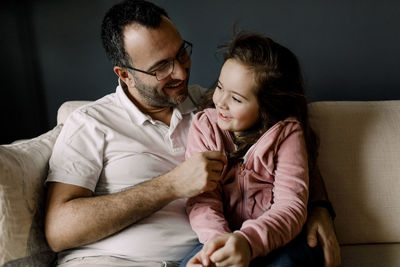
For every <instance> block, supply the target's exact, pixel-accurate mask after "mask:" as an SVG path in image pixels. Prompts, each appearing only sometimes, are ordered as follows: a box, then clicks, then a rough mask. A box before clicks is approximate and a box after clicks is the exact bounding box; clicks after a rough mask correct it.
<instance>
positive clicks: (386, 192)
mask: <svg viewBox="0 0 400 267" xmlns="http://www.w3.org/2000/svg"><path fill="white" fill-rule="evenodd" d="M309 107H310V120H311V125H312V126H313V128H314V129H315V130H316V132H317V134H318V135H319V137H320V140H321V145H320V157H319V165H320V169H321V173H322V175H323V179H324V181H325V183H326V186H327V190H328V194H329V197H330V199H331V201H332V203H333V206H334V208H335V210H336V213H337V217H336V220H335V226H336V230H337V235H338V239H339V242H340V243H341V244H356V243H376V242H399V241H400V227H399V222H400V220H399V218H400V201H399V199H400V190H399V189H400V101H377V102H376V101H375V102H350V101H349V102H346V101H344V102H315V103H312V104H310V105H309Z"/></svg>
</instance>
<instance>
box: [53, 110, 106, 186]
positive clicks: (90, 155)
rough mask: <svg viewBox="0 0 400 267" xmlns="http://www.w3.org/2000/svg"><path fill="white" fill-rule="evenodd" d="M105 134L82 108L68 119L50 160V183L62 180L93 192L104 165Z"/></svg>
mask: <svg viewBox="0 0 400 267" xmlns="http://www.w3.org/2000/svg"><path fill="white" fill-rule="evenodd" d="M104 143H105V142H104V133H103V132H102V131H101V130H100V127H99V124H98V123H97V121H96V120H94V119H93V118H92V117H90V116H89V115H87V114H86V113H85V112H84V111H83V110H77V111H75V112H73V113H72V114H71V116H70V117H69V118H68V120H67V121H66V123H65V125H64V127H63V129H62V131H61V133H60V136H59V137H58V139H57V141H56V143H55V145H54V149H53V152H52V155H51V157H50V161H49V174H48V177H47V180H46V183H47V182H61V183H66V184H72V185H76V186H81V187H84V188H87V189H89V190H91V191H93V192H94V190H95V188H96V184H97V182H98V179H99V176H100V173H101V170H102V167H103V151H104Z"/></svg>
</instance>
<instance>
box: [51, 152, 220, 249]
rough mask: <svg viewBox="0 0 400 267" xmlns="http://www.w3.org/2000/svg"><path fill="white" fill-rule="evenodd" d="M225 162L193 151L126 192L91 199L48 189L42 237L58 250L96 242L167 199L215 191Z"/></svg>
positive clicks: (60, 186)
mask: <svg viewBox="0 0 400 267" xmlns="http://www.w3.org/2000/svg"><path fill="white" fill-rule="evenodd" d="M224 164H226V158H225V156H224V155H222V154H221V153H220V152H216V151H207V152H204V153H198V154H196V155H194V156H193V157H191V158H190V159H188V160H187V161H185V162H183V163H182V164H180V165H179V166H177V167H176V168H175V169H173V170H172V171H171V172H169V173H167V174H164V175H161V176H159V177H157V178H154V179H152V180H149V181H147V182H144V183H141V184H138V185H136V186H134V187H132V188H129V189H127V190H125V191H122V192H119V193H115V194H110V195H103V196H93V193H92V192H91V191H90V190H88V189H85V188H82V187H79V186H74V185H68V184H64V183H57V182H54V183H51V184H50V185H49V190H48V195H47V204H46V221H45V233H46V239H47V241H48V243H49V245H50V247H51V248H52V249H53V250H54V251H61V250H65V249H68V248H72V247H77V246H81V245H85V244H88V243H92V242H95V241H98V240H100V239H102V238H105V237H107V236H109V235H111V234H114V233H116V232H118V231H120V230H122V229H124V228H125V227H127V226H129V225H131V224H133V223H135V222H137V221H139V220H141V219H143V218H145V217H147V216H149V215H150V214H152V213H154V212H155V211H157V210H159V209H161V208H162V207H164V206H165V205H167V204H168V203H170V202H171V201H173V200H175V199H178V198H184V197H192V196H194V195H197V194H199V193H202V192H205V191H210V190H213V189H215V187H216V184H217V181H218V180H219V179H220V172H221V170H222V168H223V165H224Z"/></svg>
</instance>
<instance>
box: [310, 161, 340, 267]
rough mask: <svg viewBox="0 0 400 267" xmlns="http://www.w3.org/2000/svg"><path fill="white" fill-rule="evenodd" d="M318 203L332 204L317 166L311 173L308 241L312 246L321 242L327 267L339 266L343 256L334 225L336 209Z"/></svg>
mask: <svg viewBox="0 0 400 267" xmlns="http://www.w3.org/2000/svg"><path fill="white" fill-rule="evenodd" d="M318 203H329V204H330V202H329V199H328V194H327V191H326V187H325V184H324V181H323V180H322V176H321V172H320V171H319V168H318V166H316V167H315V168H314V170H313V172H311V173H310V197H309V211H308V214H309V215H308V219H307V222H306V227H307V228H306V229H307V242H308V245H309V246H310V247H315V246H316V245H317V244H318V242H320V244H321V246H322V248H323V251H324V259H325V267H328V266H339V265H340V262H341V258H340V247H339V242H338V241H337V238H336V233H335V228H334V225H333V216H334V211H333V210H332V211H330V210H329V209H328V208H327V207H324V206H320V205H318ZM315 204H316V205H315ZM332 212H333V213H332Z"/></svg>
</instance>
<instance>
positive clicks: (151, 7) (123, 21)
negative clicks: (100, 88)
mask: <svg viewBox="0 0 400 267" xmlns="http://www.w3.org/2000/svg"><path fill="white" fill-rule="evenodd" d="M162 16H165V17H168V14H167V12H166V11H165V10H164V9H163V8H161V7H158V6H156V5H155V4H153V3H150V2H147V1H143V0H126V1H123V2H121V3H119V4H116V5H114V6H113V7H112V8H111V9H110V10H108V12H107V13H106V15H105V16H104V19H103V23H102V25H101V40H102V42H103V46H104V49H105V50H106V54H107V57H108V59H109V60H110V61H111V63H112V64H113V66H120V67H125V66H128V65H130V64H131V58H130V57H129V55H128V53H127V52H126V51H125V47H124V37H123V31H124V28H125V26H127V25H129V24H131V23H137V24H139V25H142V26H144V27H147V28H152V29H155V28H158V27H159V26H160V23H161V20H162Z"/></svg>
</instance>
